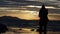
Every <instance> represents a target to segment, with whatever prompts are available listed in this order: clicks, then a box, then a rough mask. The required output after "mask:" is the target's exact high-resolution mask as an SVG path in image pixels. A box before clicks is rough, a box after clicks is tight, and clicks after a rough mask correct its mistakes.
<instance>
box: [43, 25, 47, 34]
mask: <svg viewBox="0 0 60 34" xmlns="http://www.w3.org/2000/svg"><path fill="white" fill-rule="evenodd" d="M44 34H47V32H46V24H45V25H44Z"/></svg>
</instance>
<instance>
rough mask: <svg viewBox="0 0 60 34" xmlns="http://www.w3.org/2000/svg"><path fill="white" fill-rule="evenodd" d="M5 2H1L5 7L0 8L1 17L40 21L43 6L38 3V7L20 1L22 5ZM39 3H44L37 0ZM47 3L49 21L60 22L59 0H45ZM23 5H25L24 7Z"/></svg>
mask: <svg viewBox="0 0 60 34" xmlns="http://www.w3.org/2000/svg"><path fill="white" fill-rule="evenodd" d="M3 1H4V2H3ZM3 1H2V2H1V1H0V2H1V3H2V4H3V5H2V6H3V7H0V16H12V17H18V18H20V19H25V20H38V19H39V17H38V15H39V9H40V8H41V5H42V4H41V5H38V3H37V5H33V3H31V4H30V3H29V4H30V5H25V4H24V3H22V2H21V1H20V2H21V3H20V2H15V1H5V0H3ZM26 1H27V0H26ZM28 1H36V0H28ZM37 1H41V2H43V1H42V0H37ZM45 1H46V2H45V3H46V5H47V6H46V8H47V9H48V10H49V11H48V13H49V14H48V18H49V20H60V4H59V3H60V2H59V0H45ZM47 1H48V2H47ZM1 3H0V4H1ZM22 4H24V6H23V5H22ZM26 4H27V2H26ZM49 4H50V6H49ZM20 5H21V6H20ZM6 6H8V7H6Z"/></svg>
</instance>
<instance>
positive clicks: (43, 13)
mask: <svg viewBox="0 0 60 34" xmlns="http://www.w3.org/2000/svg"><path fill="white" fill-rule="evenodd" d="M47 15H48V10H47V9H46V8H45V6H44V5H43V6H42V8H41V9H40V10H39V17H40V20H39V24H40V34H42V32H44V34H46V25H47V23H48V21H49V20H48V16H47Z"/></svg>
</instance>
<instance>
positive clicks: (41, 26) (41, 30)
mask: <svg viewBox="0 0 60 34" xmlns="http://www.w3.org/2000/svg"><path fill="white" fill-rule="evenodd" d="M40 34H42V25H40Z"/></svg>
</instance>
